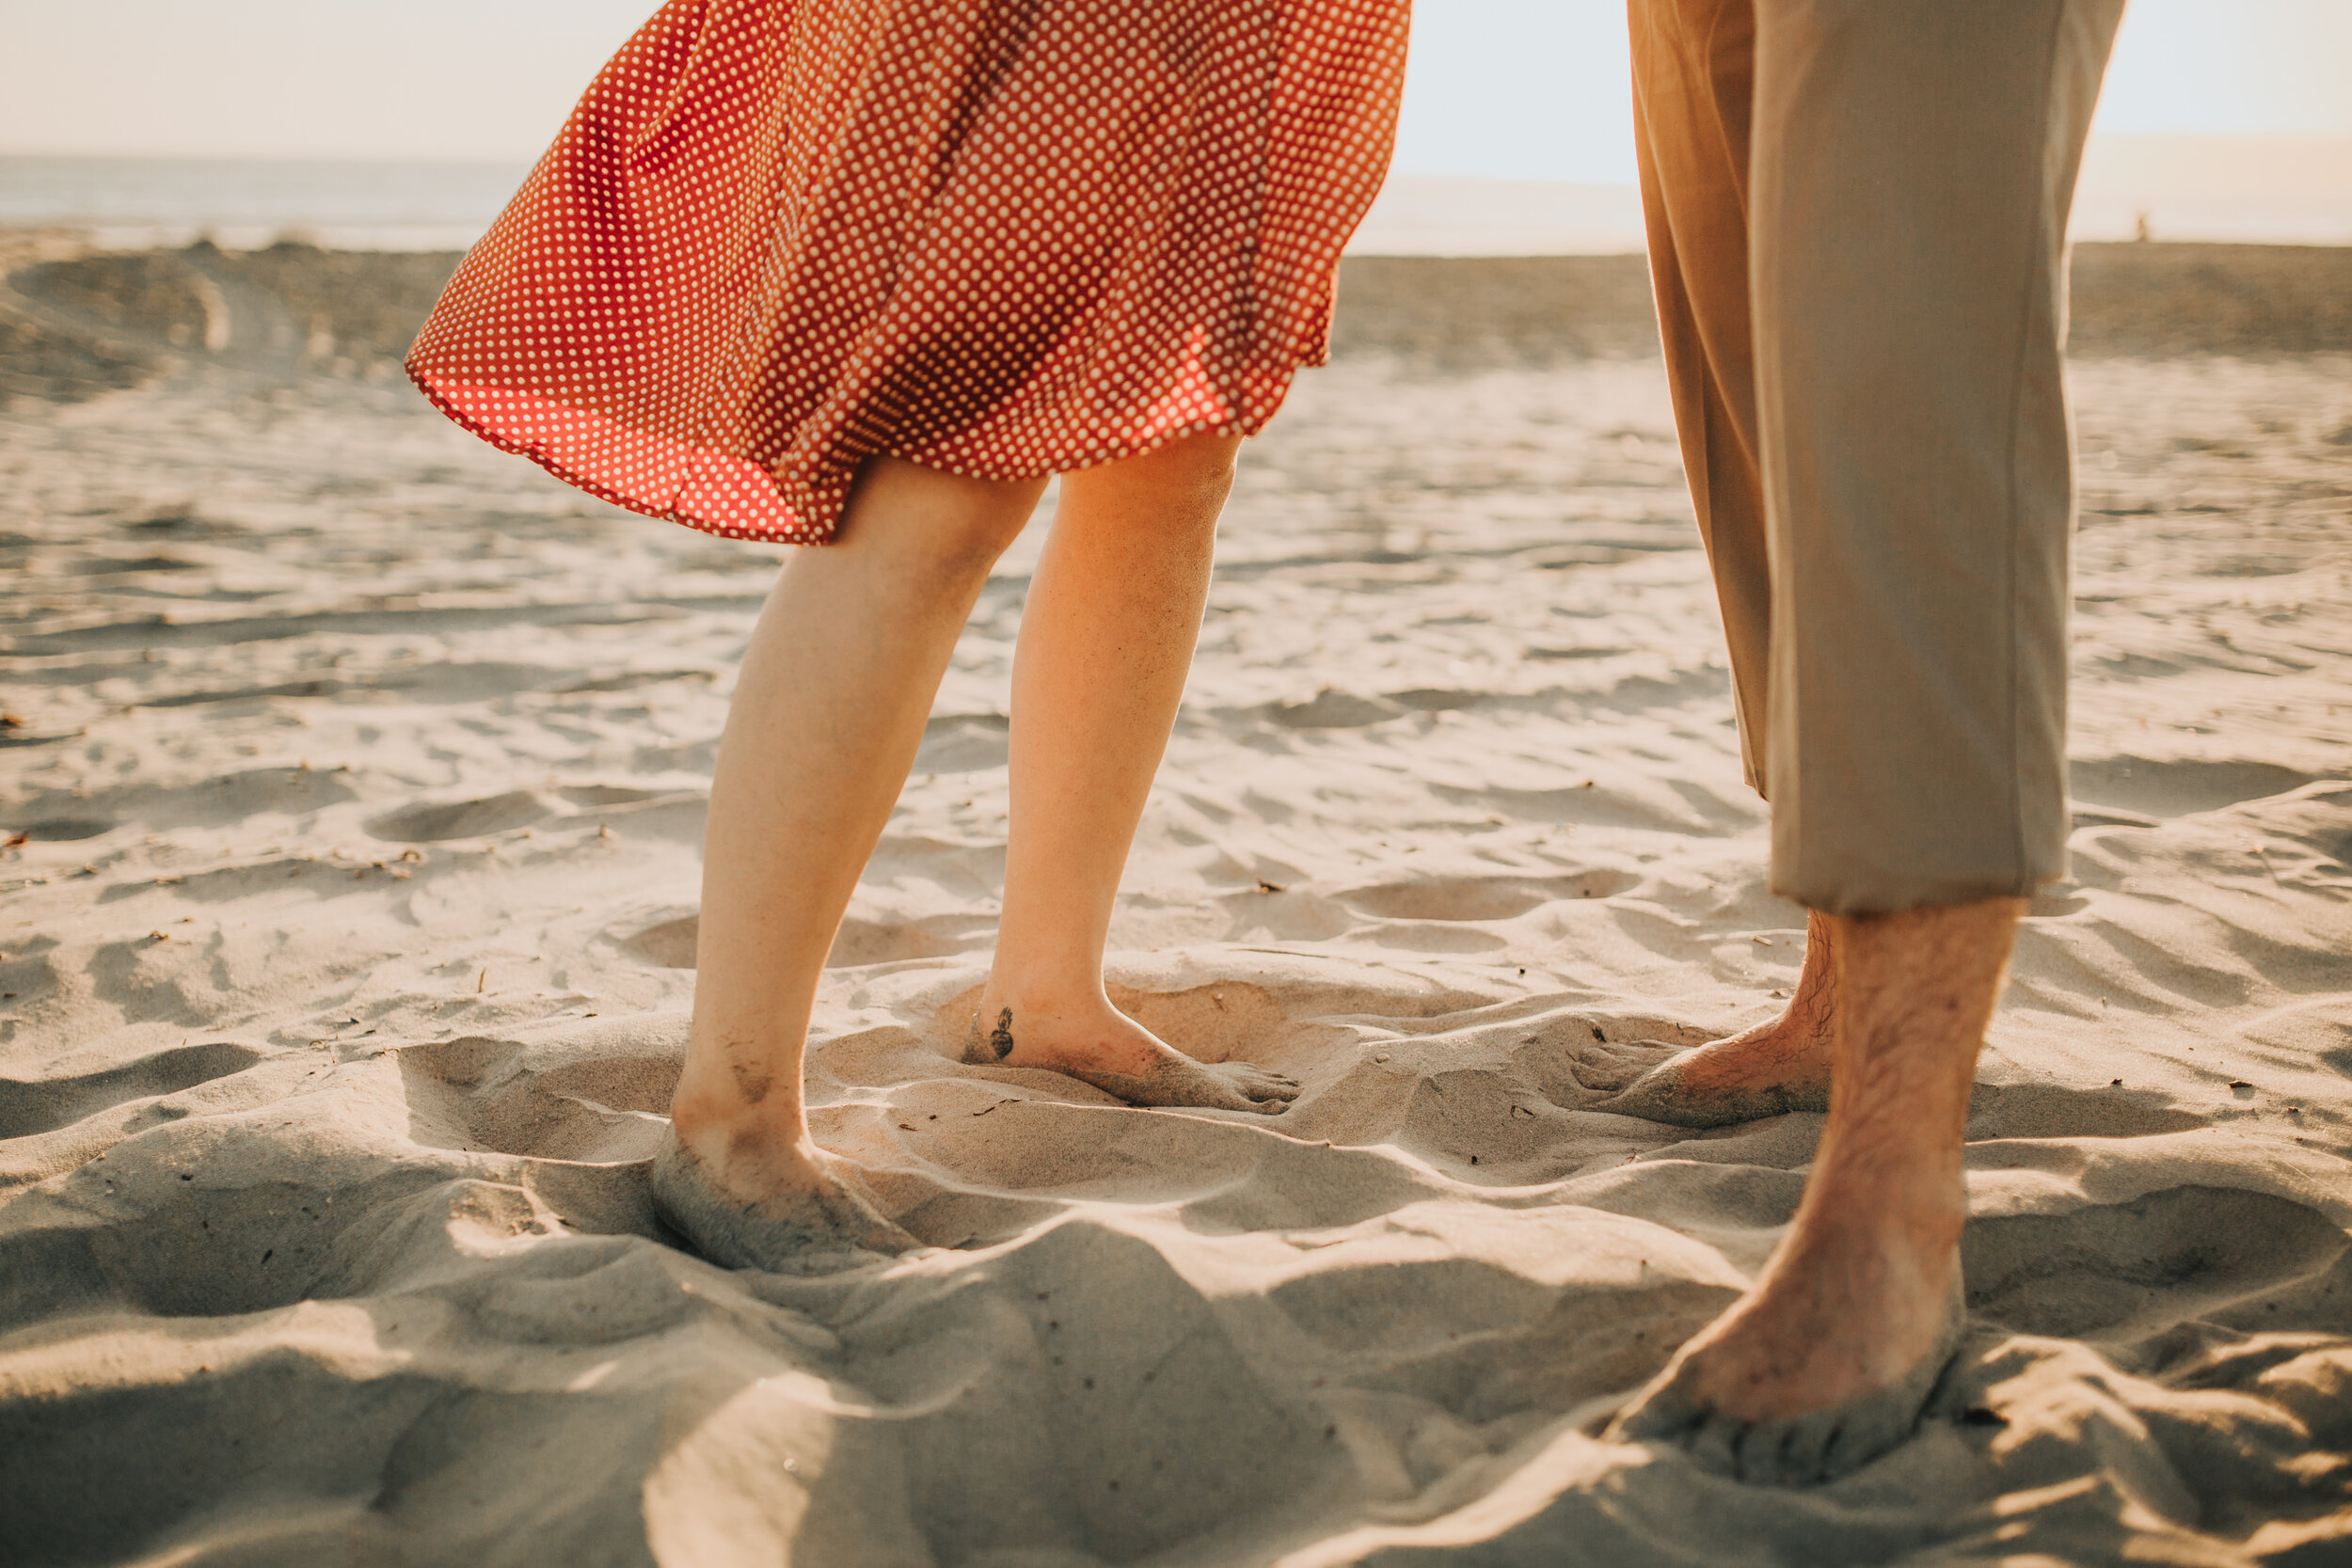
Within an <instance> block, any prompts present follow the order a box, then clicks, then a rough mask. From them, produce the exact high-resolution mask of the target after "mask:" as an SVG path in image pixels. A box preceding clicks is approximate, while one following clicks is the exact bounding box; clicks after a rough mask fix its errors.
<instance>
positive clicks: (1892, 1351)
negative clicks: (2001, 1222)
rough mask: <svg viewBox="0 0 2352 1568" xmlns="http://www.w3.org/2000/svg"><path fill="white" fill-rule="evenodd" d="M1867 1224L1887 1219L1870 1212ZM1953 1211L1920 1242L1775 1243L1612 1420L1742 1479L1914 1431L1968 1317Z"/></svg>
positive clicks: (1761, 1477) (1824, 1477)
mask: <svg viewBox="0 0 2352 1568" xmlns="http://www.w3.org/2000/svg"><path fill="white" fill-rule="evenodd" d="M1863 1228H1864V1230H1865V1231H1866V1232H1883V1230H1884V1229H1885V1227H1883V1226H1882V1225H1880V1224H1878V1223H1877V1221H1876V1217H1875V1216H1869V1217H1868V1221H1867V1223H1866V1225H1865V1226H1864V1227H1863ZM1959 1231H1960V1227H1959V1224H1958V1222H1957V1219H1955V1220H1954V1222H1953V1223H1952V1224H1951V1226H1950V1227H1948V1230H1947V1235H1948V1237H1949V1238H1950V1240H1949V1241H1948V1242H1947V1243H1944V1244H1942V1245H1934V1244H1930V1245H1928V1246H1926V1247H1924V1248H1920V1247H1915V1246H1911V1245H1907V1244H1905V1243H1904V1242H1903V1241H1902V1240H1901V1239H1900V1238H1899V1237H1890V1236H1888V1235H1885V1234H1883V1233H1880V1234H1865V1235H1861V1236H1856V1237H1848V1238H1836V1237H1830V1236H1824V1235H1823V1234H1822V1233H1821V1232H1819V1231H1817V1232H1815V1233H1813V1234H1812V1235H1809V1236H1806V1237H1804V1238H1802V1239H1800V1238H1798V1237H1796V1236H1794V1235H1792V1236H1791V1238H1790V1241H1791V1243H1792V1244H1790V1245H1788V1246H1786V1247H1784V1248H1783V1249H1782V1250H1781V1251H1780V1252H1778V1253H1776V1254H1774V1256H1773V1258H1772V1262H1771V1263H1770V1264H1769V1265H1768V1266H1767V1267H1766V1269H1765V1271H1764V1274H1763V1276H1762V1277H1761V1278H1759V1279H1758V1280H1757V1281H1756V1287H1755V1289H1754V1290H1752V1291H1749V1293H1748V1294H1747V1295H1745V1296H1742V1297H1741V1298H1740V1300H1739V1301H1738V1302H1737V1303H1736V1304H1734V1305H1733V1307H1731V1309H1730V1310H1729V1311H1727V1312H1725V1313H1724V1315H1723V1316H1722V1317H1720V1318H1718V1319H1716V1320H1715V1321H1714V1322H1713V1323H1710V1324H1708V1326H1707V1327H1706V1328H1704V1329H1702V1330H1700V1331H1699V1333H1698V1335H1697V1337H1696V1338H1692V1340H1690V1341H1689V1342H1688V1343H1687V1344H1685V1345H1684V1346H1683V1347H1682V1349H1681V1350H1680V1351H1679V1352H1678V1353H1677V1354H1676V1356H1675V1358H1674V1359H1673V1360H1672V1361H1671V1362H1669V1363H1667V1365H1666V1370H1664V1371H1662V1372H1661V1373H1660V1374H1659V1375H1658V1376H1657V1378H1656V1379H1654V1380H1653V1381H1652V1382H1651V1383H1650V1385H1649V1386H1648V1387H1647V1388H1645V1389H1644V1390H1643V1391H1642V1393H1641V1394H1640V1395H1639V1396H1637V1397H1636V1399H1635V1400H1634V1402H1633V1403H1632V1404H1631V1405H1630V1406H1629V1407H1628V1408H1627V1409H1626V1410H1625V1411H1624V1412H1623V1413H1622V1414H1620V1415H1619V1416H1618V1417H1617V1418H1616V1420H1615V1421H1614V1422H1613V1424H1612V1425H1611V1428H1610V1432H1609V1435H1610V1436H1612V1437H1613V1438H1616V1439H1618V1440H1620V1441H1624V1442H1664V1443H1671V1444H1673V1445H1675V1446H1676V1447H1677V1448H1681V1449H1687V1450H1688V1451H1689V1452H1690V1454H1691V1455H1692V1458H1693V1459H1695V1460H1696V1461H1698V1463H1699V1464H1700V1465H1704V1466H1705V1467H1706V1468H1708V1469H1709V1470H1713V1471H1716V1472H1718V1473H1719V1474H1724V1475H1729V1476H1733V1477H1736V1478H1738V1479H1739V1480H1740V1481H1757V1482H1762V1483H1765V1484H1769V1485H1780V1486H1803V1485H1809V1484H1811V1483H1814V1482H1817V1481H1834V1480H1836V1478H1837V1477H1839V1476H1842V1475H1845V1474H1847V1473H1848V1472H1849V1471H1851V1470H1855V1469H1858V1468H1860V1467H1861V1466H1862V1465H1867V1463H1869V1462H1870V1461H1871V1460H1873V1459H1875V1458H1877V1457H1878V1456H1879V1455H1880V1454H1883V1453H1884V1452H1886V1451H1887V1450H1888V1449H1892V1448H1895V1447H1897V1446H1898V1445H1899V1444H1900V1443H1902V1442H1903V1440H1904V1439H1906V1438H1908V1437H1909V1436H1910V1435H1911V1433H1913V1431H1914V1430H1915V1429H1916V1427H1917V1426H1918V1424H1919V1416H1920V1413H1921V1411H1922V1410H1924V1409H1925V1408H1926V1406H1927V1403H1928V1400H1929V1398H1930V1396H1931V1395H1932V1394H1933V1393H1934V1391H1935V1386H1936V1384H1937V1382H1938V1381H1939V1380H1941V1378H1942V1377H1943V1375H1944V1371H1945V1369H1946V1368H1947V1367H1948V1366H1950V1364H1951V1360H1952V1357H1953V1355H1954V1354H1955V1353H1956V1352H1957V1351H1958V1350H1959V1348H1960V1341H1961V1336H1962V1334H1963V1331H1964V1330H1965V1328H1966V1324H1967V1308H1966V1305H1965V1302H1964V1298H1963V1291H1962V1289H1961V1278H1960V1258H1959V1249H1958V1238H1959Z"/></svg>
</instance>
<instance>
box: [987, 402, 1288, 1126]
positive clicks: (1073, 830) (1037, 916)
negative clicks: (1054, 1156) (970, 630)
mask: <svg viewBox="0 0 2352 1568" xmlns="http://www.w3.org/2000/svg"><path fill="white" fill-rule="evenodd" d="M1239 444H1240V443H1239V440H1238V438H1236V437H1231V436H1198V437H1195V438H1193V439H1191V440H1187V441H1178V442H1173V443H1170V444H1169V445H1168V446H1166V447H1162V448H1159V449H1157V450H1156V451H1150V452H1147V453H1144V454H1143V455H1141V456H1138V457H1133V458H1129V459H1126V460H1125V461H1122V462H1119V463H1112V464H1107V465H1105V466H1104V467H1099V468H1088V469H1084V470H1082V471H1080V472H1077V473H1072V474H1066V475H1064V476H1063V477H1062V490H1061V500H1060V505H1059V508H1058V510H1057V512H1056V514H1055V517H1054V531H1053V532H1052V533H1051V534H1050V535H1049V536H1048V537H1047V539H1046V543H1045V551H1044V555H1043V558H1042V559H1041V561H1040V562H1039V563H1038V570H1037V577H1036V579H1035V581H1034V583H1033V584H1032V585H1031V588H1030V591H1029V599H1028V604H1027V606H1026V607H1025V609H1024V610H1023V612H1022V621H1021V641H1020V645H1019V647H1018V648H1017V649H1016V651H1015V653H1014V656H1013V671H1012V736H1011V741H1012V751H1011V784H1012V820H1011V827H1010V834H1009V844H1008V848H1007V856H1006V865H1005V907H1004V915H1003V918H1002V920H1001V921H1000V922H999V926H998V931H997V938H996V959H995V964H994V967H993V969H992V970H991V972H990V974H989V980H988V986H987V988H986V990H984V991H983V993H982V997H981V1004H980V1012H979V1015H978V1018H977V1025H976V1028H975V1031H974V1037H973V1040H972V1043H971V1045H970V1047H969V1048H968V1050H967V1059H969V1060H972V1061H976V1062H998V1061H1002V1062H1005V1063H1007V1064H1009V1065H1010V1066H1014V1067H1045V1068H1053V1069H1057V1070H1059V1071H1062V1072H1067V1073H1070V1074H1072V1075H1073V1076H1074V1077H1078V1078H1082V1079H1084V1080H1086V1081H1087V1082H1089V1083H1090V1084H1093V1085H1097V1086H1098V1087H1101V1088H1104V1089H1106V1090H1108V1091H1109V1092H1111V1093H1112V1094H1115V1095H1118V1096H1119V1097H1120V1099H1122V1100H1126V1101H1130V1102H1132V1103H1135V1104H1139V1105H1208V1106H1218V1107H1223V1108H1225V1109H1230V1110H1243V1111H1279V1110H1280V1109H1281V1108H1282V1105H1283V1103H1284V1102H1285V1101H1288V1100H1290V1099H1291V1098H1293V1097H1294V1096H1295V1094H1296V1093H1297V1088H1296V1085H1293V1084H1292V1083H1291V1082H1290V1081H1289V1080H1288V1079H1285V1078H1281V1077H1279V1076H1277V1075H1275V1074H1270V1073H1264V1072H1260V1071H1258V1070H1257V1069H1252V1068H1249V1067H1248V1066H1246V1065H1243V1064H1239V1063H1233V1064H1218V1065H1216V1066H1209V1065H1204V1064H1202V1063H1200V1062H1197V1061H1195V1060H1193V1059H1192V1058H1191V1057H1189V1056H1186V1055H1184V1054H1183V1053H1179V1052H1177V1051H1174V1050H1171V1049H1170V1048H1169V1047H1168V1046H1167V1045H1166V1044H1164V1043H1162V1042H1161V1041H1160V1040H1158V1039H1156V1038H1155V1037H1153V1036H1152V1033H1151V1032H1150V1031H1149V1030H1147V1029H1145V1028H1144V1027H1143V1026H1142V1025H1141V1024H1138V1023H1136V1022H1135V1021H1133V1020H1132V1019H1129V1018H1128V1017H1126V1016H1125V1015H1124V1014H1122V1013H1120V1011H1119V1009H1118V1008H1116V1007H1114V1006H1111V1003H1110V998H1109V997H1108V996H1106V995H1105V994H1104V990H1103V944H1104V939H1105V937H1106V936H1107V934H1108V932H1109V929H1110V921H1111V909H1112V905H1113V903H1114V901H1115V900H1116V898H1117V896H1118V894H1119V877H1120V871H1121V870H1122V869H1123V868H1124V866H1125V865H1126V862H1127V850H1128V847H1129V846H1130V845H1132V844H1133V843H1134V840H1135V834H1136V823H1137V822H1138V821H1140V820H1141V818H1142V816H1143V806H1144V801H1145V800H1146V798H1147V797H1148V796H1149V795H1150V794H1151V790H1152V775H1153V774H1154V773H1156V772H1157V771H1158V770H1159V766H1160V758H1161V755H1162V754H1163V753H1164V752H1166V751H1167V749H1168V732H1169V731H1170V730H1171V729H1172V728H1173V727H1174V725H1175V722H1176V707H1177V704H1178V703H1179V701H1180V700H1181V699H1182V698H1183V696H1184V676H1185V674H1186V673H1188V672H1189V671H1190V669H1191V668H1192V651H1193V644H1194V642H1195V641H1197V640H1198V639H1199V636H1200V614H1201V610H1202V607H1203V606H1204V605H1205V604H1206V603H1207V600H1208V593H1209V567H1210V562H1211V558H1212V556H1213V554H1214V552H1215V548H1216V519H1217V514H1218V513H1219V511H1221V510H1222V509H1223V507H1224V505H1225V497H1226V494H1227V492H1228V491H1229V490H1231V489H1232V477H1233V454H1234V451H1235V449H1236V448H1237V447H1238V445H1239Z"/></svg>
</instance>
